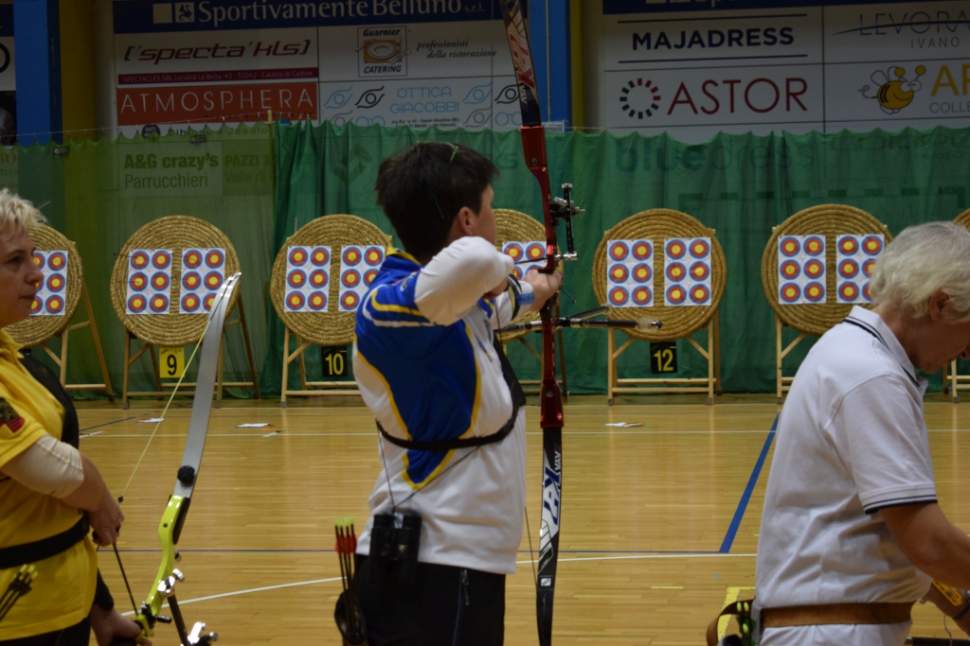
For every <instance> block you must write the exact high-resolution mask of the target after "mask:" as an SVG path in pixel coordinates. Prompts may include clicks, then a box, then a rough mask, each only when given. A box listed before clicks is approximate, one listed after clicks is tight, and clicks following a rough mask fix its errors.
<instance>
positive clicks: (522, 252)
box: [502, 240, 546, 280]
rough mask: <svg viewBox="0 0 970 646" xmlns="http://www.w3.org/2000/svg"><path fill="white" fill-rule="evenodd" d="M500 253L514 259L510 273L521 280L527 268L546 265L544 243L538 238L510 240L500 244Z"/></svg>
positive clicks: (538, 267) (527, 271)
mask: <svg viewBox="0 0 970 646" xmlns="http://www.w3.org/2000/svg"><path fill="white" fill-rule="evenodd" d="M502 253H504V254H505V255H506V256H508V257H509V258H511V259H512V260H513V261H515V263H516V265H515V267H514V268H513V269H512V275H514V276H515V277H516V279H518V280H522V278H524V277H525V275H526V274H527V273H529V270H531V269H542V268H543V267H545V266H546V243H545V242H542V241H540V240H529V241H525V242H523V241H518V240H510V241H508V242H506V243H504V244H503V245H502Z"/></svg>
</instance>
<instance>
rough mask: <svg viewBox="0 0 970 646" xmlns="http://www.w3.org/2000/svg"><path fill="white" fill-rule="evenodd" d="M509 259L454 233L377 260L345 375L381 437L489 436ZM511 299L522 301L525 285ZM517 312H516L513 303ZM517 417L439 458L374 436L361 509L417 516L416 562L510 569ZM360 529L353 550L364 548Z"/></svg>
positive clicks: (517, 535)
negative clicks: (445, 241) (499, 435)
mask: <svg viewBox="0 0 970 646" xmlns="http://www.w3.org/2000/svg"><path fill="white" fill-rule="evenodd" d="M512 269H513V263H512V260H511V259H510V258H509V257H508V256H506V255H505V254H502V253H500V252H499V251H498V250H497V249H496V248H495V246H494V245H492V244H491V243H490V242H488V241H487V240H485V239H483V238H478V237H463V238H460V239H459V240H457V241H455V242H453V243H452V244H450V245H449V246H448V247H446V248H445V249H443V250H442V251H441V252H439V253H438V254H437V255H436V256H435V257H434V258H433V259H432V260H431V261H430V262H429V263H428V264H427V265H425V266H423V267H422V266H421V265H420V264H419V263H418V262H417V261H415V260H414V259H413V258H411V257H409V256H407V254H403V253H401V252H395V253H392V254H390V255H389V256H388V258H387V260H386V261H385V262H384V265H383V266H382V267H381V270H380V272H379V273H378V275H377V277H376V278H375V279H374V282H373V283H372V284H371V288H370V290H369V291H368V293H367V294H366V296H365V297H364V299H363V301H362V302H361V305H360V307H359V308H358V311H357V325H356V334H357V338H356V341H355V347H354V374H355V377H356V379H357V383H358V385H359V387H360V391H361V395H362V397H363V399H364V402H365V403H366V404H367V406H368V408H370V410H371V411H372V412H373V414H374V416H375V417H376V419H377V421H378V423H379V424H380V425H381V427H382V428H383V429H384V430H385V431H386V432H387V433H389V434H390V435H392V436H394V437H397V438H401V439H402V440H413V441H420V442H432V441H447V440H453V439H456V438H467V437H473V436H487V435H492V434H494V433H495V432H496V431H498V430H499V429H500V428H502V427H503V426H504V425H505V424H506V423H507V422H508V421H509V418H510V417H511V415H512V411H513V404H512V394H511V392H510V389H509V386H508V384H507V383H506V382H505V379H504V377H503V374H502V365H501V362H500V360H499V357H498V354H497V353H496V351H495V348H494V346H493V335H494V330H495V328H496V327H498V326H500V325H502V324H507V323H508V322H509V321H510V320H511V318H512V312H513V311H514V310H515V308H516V306H517V304H516V303H515V302H513V300H512V297H510V296H509V295H508V293H505V294H503V295H501V296H499V297H498V298H497V299H495V300H491V299H485V298H482V295H483V294H485V293H487V292H489V291H490V290H491V289H493V288H494V287H496V286H497V285H499V284H501V282H502V281H503V280H504V279H505V278H506V276H508V275H509V274H510V273H511V272H512ZM525 288H526V289H525V290H524V291H523V296H522V298H520V303H519V305H522V303H521V301H530V302H531V296H532V292H531V288H528V286H525ZM525 306H527V305H525ZM524 420H525V414H524V411H522V410H520V411H519V412H518V415H517V419H516V420H515V424H514V427H513V430H512V432H511V433H510V434H509V435H508V436H506V437H505V439H503V440H501V441H497V442H494V443H489V444H485V445H483V446H481V447H476V448H463V449H454V450H449V451H424V450H417V449H404V448H401V447H398V446H396V445H394V444H392V443H391V442H387V441H382V442H381V444H382V449H381V457H380V459H381V473H380V474H379V476H378V478H377V482H376V483H375V485H374V490H373V492H372V494H371V497H370V507H371V511H372V512H373V513H386V512H389V511H391V507H392V497H393V503H395V504H396V505H397V506H398V507H399V508H402V509H411V510H414V511H416V512H418V513H419V514H420V515H421V517H422V519H423V525H422V532H421V545H420V551H419V554H418V559H419V560H420V561H422V562H426V563H436V564H440V565H449V566H455V567H467V568H472V569H476V570H481V571H485V572H495V573H511V572H513V571H514V570H515V556H516V552H517V550H518V546H519V542H520V540H521V536H522V512H523V507H524V504H525V482H524V479H525V474H524V464H525V421H524ZM370 530H371V523H370V522H369V523H368V525H367V528H366V529H365V530H364V532H363V533H362V534H361V537H360V541H359V543H358V552H359V553H361V554H369V552H370Z"/></svg>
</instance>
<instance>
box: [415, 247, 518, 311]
mask: <svg viewBox="0 0 970 646" xmlns="http://www.w3.org/2000/svg"><path fill="white" fill-rule="evenodd" d="M513 267H514V263H513V261H512V259H511V258H510V257H509V256H507V255H505V254H504V253H502V252H500V251H499V250H498V249H496V248H495V245H493V244H492V243H491V242H489V241H488V240H485V239H484V238H479V237H474V236H465V237H463V238H459V239H458V240H455V241H454V242H452V243H451V244H450V245H448V246H447V247H445V248H444V249H442V250H441V251H439V252H438V253H437V255H435V257H434V258H432V259H431V262H429V263H428V264H427V265H425V266H424V267H422V268H421V271H420V273H419V274H418V280H417V284H416V285H415V288H414V300H415V304H416V305H417V307H418V310H420V311H421V313H422V314H423V315H424V316H425V317H427V318H428V320H430V321H432V322H434V323H437V324H439V325H451V324H452V323H454V322H455V321H457V320H458V319H459V318H461V316H462V314H464V313H465V312H467V311H468V310H469V309H470V308H471V307H473V306H474V305H475V303H477V302H478V301H479V299H481V298H482V296H484V295H485V293H486V292H488V291H489V290H491V289H494V288H495V287H497V286H498V285H499V283H501V282H502V279H503V278H505V277H506V276H508V275H509V274H511V273H512V269H513Z"/></svg>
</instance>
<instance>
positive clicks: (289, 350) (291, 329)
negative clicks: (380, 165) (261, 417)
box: [270, 213, 391, 406]
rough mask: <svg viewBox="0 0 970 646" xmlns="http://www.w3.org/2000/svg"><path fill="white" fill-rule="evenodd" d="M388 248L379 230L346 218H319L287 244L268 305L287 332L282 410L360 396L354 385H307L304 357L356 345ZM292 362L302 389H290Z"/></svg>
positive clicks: (386, 238)
mask: <svg viewBox="0 0 970 646" xmlns="http://www.w3.org/2000/svg"><path fill="white" fill-rule="evenodd" d="M390 245H391V239H390V237H389V236H388V235H387V234H385V233H384V232H383V231H381V230H380V229H379V228H378V227H377V226H375V225H374V224H371V223H370V222H368V221H367V220H364V219H363V218H360V217H358V216H356V215H349V214H343V213H335V214H332V215H325V216H322V217H319V218H316V219H315V220H312V221H310V222H309V223H307V224H305V225H304V226H303V227H301V228H300V229H299V230H297V231H296V232H295V233H294V234H293V235H291V236H290V237H289V238H287V240H286V242H284V243H283V246H282V248H280V250H279V252H278V253H277V254H276V260H275V261H274V262H273V274H272V280H271V283H270V299H271V300H272V302H273V308H274V309H275V310H276V313H277V315H278V316H279V317H280V319H281V320H282V321H283V326H284V333H283V357H282V364H283V374H282V376H281V380H280V403H281V404H282V405H284V406H285V405H286V403H287V399H288V398H289V397H319V396H341V395H356V394H358V393H359V390H358V388H357V383H356V382H355V381H353V380H342V381H341V380H327V379H309V378H308V377H307V366H306V351H307V350H308V349H310V348H311V347H313V346H320V347H321V348H327V347H334V346H345V345H348V344H350V343H352V342H353V340H354V325H355V312H356V310H357V305H358V304H359V303H360V300H361V298H363V296H364V294H365V293H366V292H367V289H368V288H369V286H370V284H371V281H373V279H374V277H375V276H376V274H377V271H378V270H379V269H380V266H381V264H382V263H383V262H384V257H385V255H386V253H387V250H388V249H389V248H390ZM338 356H339V355H338ZM294 362H299V363H298V374H299V383H300V387H299V388H291V387H290V366H291V365H292V364H293V363H294ZM348 363H349V362H348Z"/></svg>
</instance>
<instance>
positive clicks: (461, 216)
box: [455, 206, 475, 236]
mask: <svg viewBox="0 0 970 646" xmlns="http://www.w3.org/2000/svg"><path fill="white" fill-rule="evenodd" d="M474 216H475V212H474V211H472V210H471V209H470V208H468V207H467V206H463V207H461V209H460V210H459V211H458V215H456V216H455V224H456V225H457V226H458V228H459V230H460V231H461V233H462V235H466V236H467V235H471V234H472V233H473V232H474V227H475V217H474Z"/></svg>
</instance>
